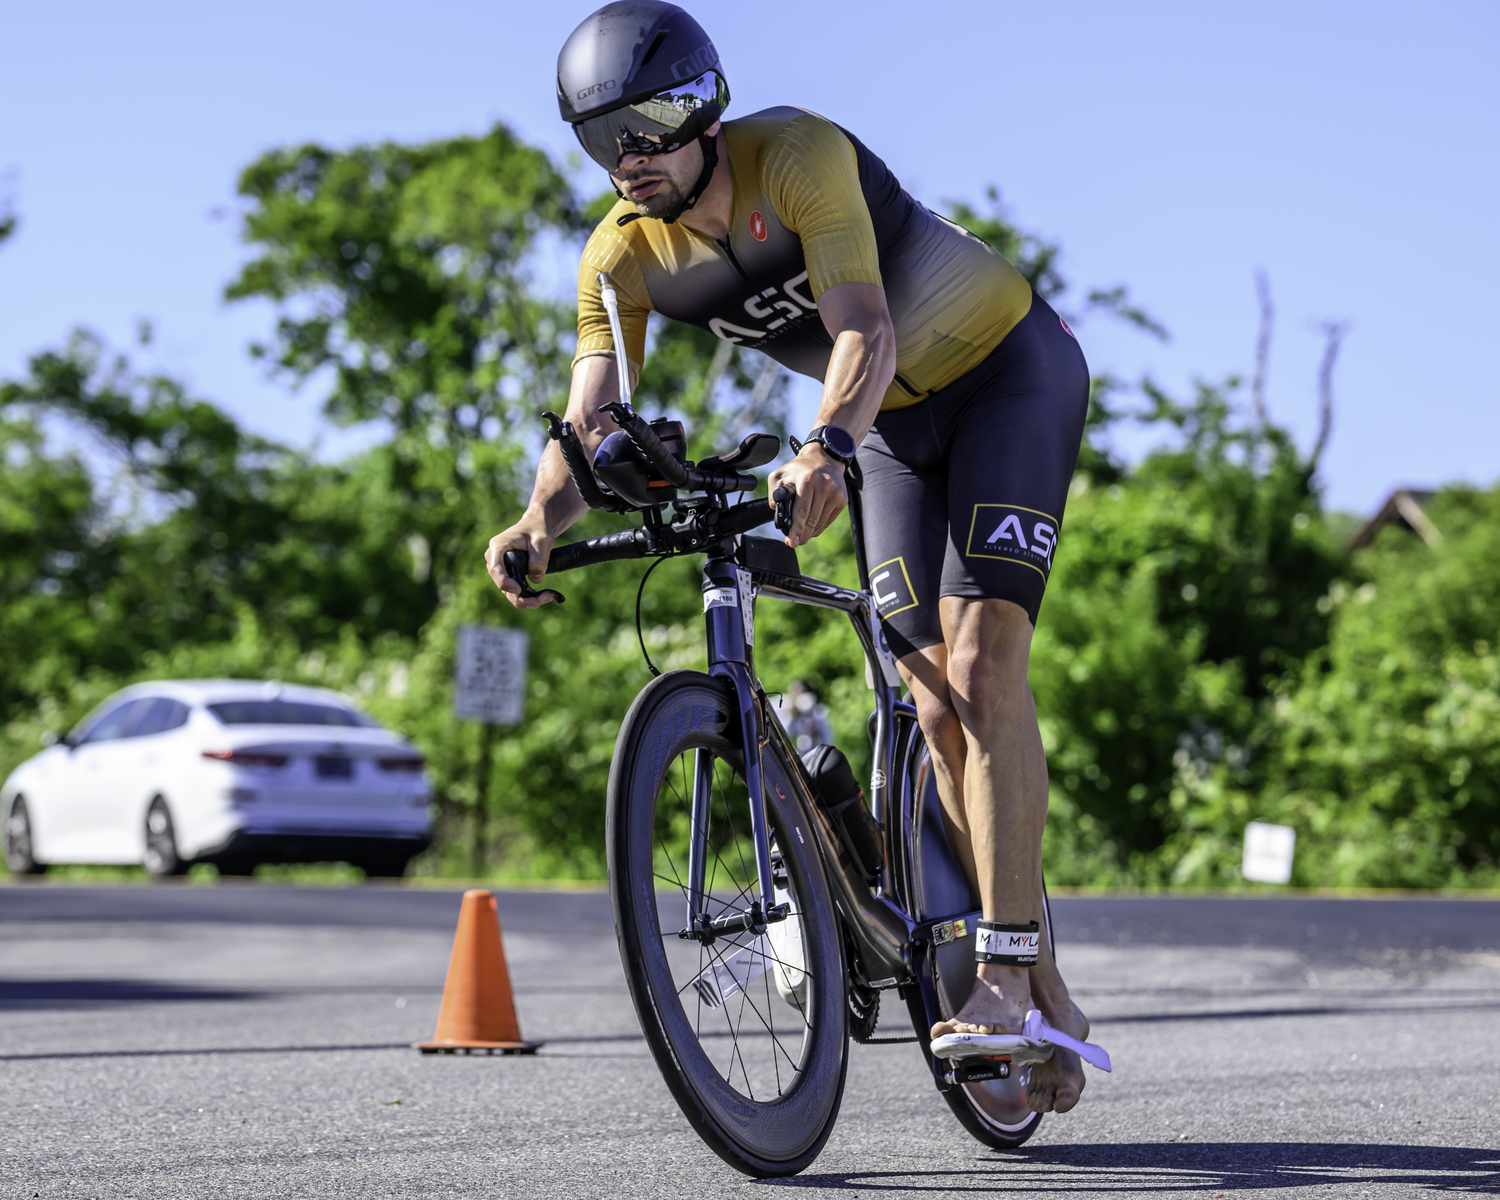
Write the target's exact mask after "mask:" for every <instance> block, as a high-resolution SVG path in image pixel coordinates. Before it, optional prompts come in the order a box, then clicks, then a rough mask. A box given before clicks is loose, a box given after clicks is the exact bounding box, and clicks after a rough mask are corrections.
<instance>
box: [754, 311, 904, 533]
mask: <svg viewBox="0 0 1500 1200" xmlns="http://www.w3.org/2000/svg"><path fill="white" fill-rule="evenodd" d="M818 313H819V315H821V316H822V318H823V326H824V328H826V329H827V330H828V333H829V335H830V336H831V337H832V338H833V354H832V356H831V357H830V358H829V361H828V373H827V375H826V376H825V377H824V379H823V402H822V404H820V405H819V406H818V421H817V423H818V424H819V425H838V426H840V427H841V428H843V429H846V430H848V431H849V433H850V435H851V436H853V438H854V440H855V442H856V443H858V442H862V441H863V440H864V437H865V434H867V433H869V432H870V426H871V425H873V424H874V423H875V415H876V414H877V413H878V412H879V411H880V402H881V401H882V400H883V399H885V393H886V389H887V388H889V387H890V386H891V380H892V379H894V378H895V377H896V331H895V329H894V328H893V327H892V326H891V314H890V311H889V309H887V308H886V303H885V289H884V288H880V287H876V286H875V285H874V284H873V283H840V284H837V285H835V286H834V287H831V288H829V289H828V290H827V291H826V292H824V293H823V294H822V295H821V296H819V297H818ZM781 484H786V485H787V486H789V487H790V488H792V490H793V491H795V492H796V493H797V504H796V506H795V508H793V510H792V530H791V533H790V534H789V535H788V537H787V539H786V541H787V545H789V546H800V545H803V544H805V543H806V542H808V541H810V540H811V539H812V538H815V537H817V536H818V534H820V533H822V532H823V531H824V530H825V529H827V528H828V527H829V526H830V525H832V524H833V522H834V521H835V519H837V517H838V515H839V513H841V512H843V511H844V508H845V506H846V505H847V504H848V502H849V498H848V496H847V494H846V493H845V491H844V468H843V465H842V464H841V463H840V462H839V461H838V460H837V459H835V458H832V457H831V456H829V455H828V454H827V453H826V452H825V451H824V449H823V447H822V446H821V445H820V444H819V443H817V442H811V443H809V444H808V445H806V446H804V447H803V449H802V452H801V453H800V454H798V455H797V457H796V458H794V459H793V460H792V461H791V462H789V463H787V464H786V465H785V466H781V467H778V468H777V469H776V470H775V471H773V472H772V473H771V479H770V490H771V491H773V492H774V491H775V490H776V488H777V487H778V486H780V485H781Z"/></svg>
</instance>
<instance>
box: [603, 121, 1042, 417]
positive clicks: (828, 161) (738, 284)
mask: <svg viewBox="0 0 1500 1200" xmlns="http://www.w3.org/2000/svg"><path fill="white" fill-rule="evenodd" d="M723 130H724V138H725V141H726V143H727V145H728V150H729V165H730V169H731V172H732V174H733V178H734V200H733V217H732V220H731V224H730V233H729V240H728V241H727V242H718V241H715V240H714V239H712V238H709V237H705V236H704V235H702V234H699V233H695V232H693V231H692V230H690V229H687V228H685V227H684V226H683V225H682V224H681V223H675V224H671V225H668V224H665V223H664V222H662V221H655V220H650V219H645V218H639V216H638V214H637V213H636V209H635V206H634V205H633V204H630V203H629V202H627V201H624V200H622V201H620V203H618V204H616V205H615V206H614V208H612V209H611V210H610V212H609V214H608V216H606V217H605V218H604V220H603V221H601V222H600V223H599V226H598V228H596V229H595V230H594V232H593V234H592V236H590V238H589V241H588V245H587V246H586V247H585V248H584V253H583V260H582V262H581V264H580V266H579V273H578V352H577V356H576V358H575V359H574V361H575V362H576V361H578V360H579V359H583V358H587V357H589V356H590V355H598V354H602V355H612V354H613V353H614V349H615V347H614V339H613V337H612V336H611V334H610V329H609V320H608V317H607V316H606V314H605V311H604V305H603V302H602V301H601V299H600V295H599V280H598V273H599V272H600V271H608V272H609V273H610V276H611V278H612V279H613V280H614V284H615V290H616V292H617V294H618V295H619V300H620V320H621V328H622V332H623V333H624V336H625V355H626V358H627V360H628V361H629V362H630V363H631V365H632V366H633V367H635V368H637V369H639V367H640V365H641V362H642V360H643V358H644V356H645V344H646V317H647V314H648V313H650V312H653V311H654V312H659V313H661V314H662V315H663V316H666V317H672V318H674V319H676V320H679V321H685V322H687V323H689V324H692V325H697V326H699V327H701V328H704V329H708V330H710V331H712V332H713V333H715V334H717V335H718V336H719V337H721V338H723V339H725V340H726V341H730V342H734V343H736V344H737V345H745V346H749V347H751V348H752V349H755V350H760V351H763V352H764V353H766V354H768V355H770V356H771V357H772V358H774V359H776V361H778V362H780V363H781V364H783V365H784V366H786V367H788V368H789V369H791V370H793V371H796V372H798V373H800V374H803V375H810V376H812V377H813V378H815V379H822V378H823V376H824V374H825V372H826V371H827V369H828V359H829V356H830V354H831V353H832V350H833V341H832V339H831V338H830V337H829V336H828V332H827V330H825V329H824V327H823V322H822V320H821V319H820V318H819V316H818V312H817V302H818V298H819V297H820V296H822V294H823V293H824V292H826V291H827V290H828V289H829V288H831V287H834V286H835V285H837V284H840V283H850V282H855V283H872V284H875V285H877V286H880V287H883V288H884V289H885V296H886V304H887V307H888V308H889V309H890V314H891V323H892V325H893V326H894V328H895V332H896V378H895V380H894V382H892V384H891V386H890V388H889V390H888V391H887V392H886V395H885V399H884V401H883V402H882V404H881V408H882V410H890V409H898V408H904V407H906V406H908V405H911V404H915V403H917V402H918V401H919V400H922V399H923V398H925V397H926V396H928V395H930V394H931V393H932V392H935V391H937V390H939V389H940V388H944V387H946V386H948V385H949V384H951V383H953V382H954V381H955V380H957V379H959V378H960V377H961V376H963V375H964V374H966V373H967V372H968V371H970V370H972V369H973V368H974V367H976V366H978V365H979V364H980V363H981V362H983V361H984V359H985V358H986V357H987V356H988V355H989V354H990V352H991V351H992V350H994V349H995V347H996V346H997V345H999V343H1000V341H1001V340H1002V339H1003V338H1004V337H1005V335H1006V334H1007V333H1009V332H1010V330H1011V329H1013V328H1014V327H1015V325H1016V324H1017V323H1018V322H1019V321H1020V320H1021V319H1022V318H1023V317H1024V316H1026V314H1027V312H1028V310H1029V309H1030V307H1031V288H1030V286H1029V285H1028V284H1027V282H1026V280H1025V279H1024V278H1022V277H1021V275H1020V273H1019V272H1018V271H1017V270H1016V269H1015V268H1014V267H1013V266H1011V264H1010V263H1008V262H1007V261H1006V260H1005V259H1004V257H1002V256H1001V255H1000V254H999V253H997V252H996V251H995V250H994V249H992V248H991V247H990V246H988V245H987V244H986V243H984V242H983V241H981V240H980V239H978V238H976V237H974V236H973V235H972V234H970V233H968V232H967V231H965V230H963V229H961V228H960V227H959V226H957V225H955V224H953V223H952V222H951V221H947V220H944V219H943V218H942V217H939V216H937V215H936V214H934V213H931V212H929V211H928V210H927V209H926V208H924V207H923V206H922V205H920V204H918V203H917V202H916V201H915V200H913V199H912V198H911V197H910V196H909V195H907V193H906V192H905V191H904V190H903V189H902V187H901V185H900V183H899V182H898V181H897V180H896V177H895V175H893V174H892V173H891V171H890V169H889V168H888V167H887V166H886V165H885V163H883V162H882V161H881V160H880V159H879V158H877V157H876V156H875V155H874V154H872V153H870V151H869V150H868V149H866V148H865V146H864V145H863V144H862V143H861V142H860V141H859V139H858V138H856V137H854V136H853V135H852V134H850V133H848V132H847V131H845V130H843V129H841V128H840V127H839V126H837V125H834V124H833V123H832V122H830V121H827V120H825V119H824V118H822V117H820V116H817V115H816V114H814V113H810V112H808V111H807V110H805V109H800V108H770V109H766V110H765V111H764V112H759V113H755V114H753V115H751V116H748V117H744V118H741V119H740V120H737V121H726V122H725V123H724V126H723ZM622 219H623V221H624V223H623V224H622Z"/></svg>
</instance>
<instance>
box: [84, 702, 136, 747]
mask: <svg viewBox="0 0 1500 1200" xmlns="http://www.w3.org/2000/svg"><path fill="white" fill-rule="evenodd" d="M150 706H151V701H150V700H127V701H125V703H124V704H117V705H115V707H114V708H112V709H110V710H109V711H108V712H107V713H105V714H104V715H103V716H102V717H100V718H99V719H98V720H97V721H95V722H94V723H93V724H92V725H90V726H89V728H88V732H86V733H85V734H84V735H83V737H81V738H80V739H79V745H92V744H93V743H95V742H112V741H115V740H116V739H117V738H122V737H129V736H130V732H131V729H132V728H133V727H134V726H135V723H136V722H137V721H138V720H140V718H141V716H142V715H143V714H144V713H145V711H146V709H148V708H149V707H150Z"/></svg>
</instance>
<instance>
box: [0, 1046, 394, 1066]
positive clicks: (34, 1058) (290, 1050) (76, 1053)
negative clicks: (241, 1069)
mask: <svg viewBox="0 0 1500 1200" xmlns="http://www.w3.org/2000/svg"><path fill="white" fill-rule="evenodd" d="M411 1046H412V1044H411V1043H410V1042H353V1043H349V1044H347V1045H328V1046H209V1047H206V1048H204V1049H201V1050H187V1049H179V1050H59V1051H56V1052H54V1053H43V1054H0V1062H40V1061H44V1060H48V1061H52V1060H60V1061H65V1060H67V1059H70V1058H191V1057H193V1056H194V1055H212V1054H334V1053H337V1052H340V1051H344V1050H410V1049H411Z"/></svg>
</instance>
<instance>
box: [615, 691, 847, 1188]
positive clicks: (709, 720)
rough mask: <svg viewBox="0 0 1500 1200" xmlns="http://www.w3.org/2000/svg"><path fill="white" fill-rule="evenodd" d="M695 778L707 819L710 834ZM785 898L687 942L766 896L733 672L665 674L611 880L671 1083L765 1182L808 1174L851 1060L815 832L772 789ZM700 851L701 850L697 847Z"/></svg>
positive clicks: (702, 1129)
mask: <svg viewBox="0 0 1500 1200" xmlns="http://www.w3.org/2000/svg"><path fill="white" fill-rule="evenodd" d="M695 789H696V791H697V794H698V797H699V805H698V812H699V822H698V826H697V828H696V830H695V828H694V796H695ZM765 799H766V810H767V811H766V815H767V822H768V825H769V828H770V832H771V839H772V876H773V886H774V888H775V896H776V902H777V903H778V904H788V905H789V906H790V914H791V915H789V916H788V917H787V919H786V920H784V921H779V922H775V923H773V924H771V925H770V926H768V927H767V928H766V930H765V932H763V933H760V934H756V933H754V932H739V933H727V934H721V935H719V936H718V937H717V938H716V939H715V940H714V941H712V942H705V941H702V940H697V939H684V938H680V937H679V936H678V931H679V930H683V929H686V928H688V927H689V922H690V917H689V895H690V891H691V889H690V880H691V879H692V877H693V870H692V868H691V866H690V864H691V863H693V862H698V863H701V864H702V884H703V887H702V893H701V894H702V895H703V896H704V900H703V901H702V904H701V908H700V910H699V911H700V912H702V913H706V914H707V915H708V916H709V917H711V918H712V917H717V916H720V915H722V914H732V913H739V912H742V911H744V910H745V909H748V908H749V907H750V906H751V904H752V903H753V902H754V901H755V900H756V899H757V898H758V896H759V894H760V890H759V889H760V884H759V877H758V875H757V872H756V865H755V848H754V841H753V838H752V833H751V825H750V812H749V796H748V789H747V787H746V785H745V774H744V755H743V752H742V749H741V738H740V729H739V717H738V714H737V712H736V710H735V706H734V703H733V697H732V692H731V689H730V688H729V687H728V685H727V684H725V683H724V682H723V681H721V680H717V679H713V678H710V677H709V676H706V675H700V674H697V673H695V672H688V671H678V672H672V673H671V674H668V675H663V676H661V677H660V678H658V679H656V680H655V681H653V682H652V683H651V684H650V685H649V686H647V688H646V689H645V690H644V691H643V692H642V693H641V694H640V696H638V697H637V698H636V701H635V704H634V705H632V707H631V710H630V713H629V714H628V715H627V716H626V718H625V723H624V724H623V726H622V727H621V731H620V737H619V740H618V742H617V743H616V747H615V757H614V762H613V765H612V767H611V770H610V781H609V814H608V846H609V878H610V890H611V894H612V898H613V900H614V910H615V927H616V930H617V931H618V934H619V939H620V954H621V958H622V959H623V961H624V966H625V973H626V977H627V979H628V981H629V983H630V992H631V997H632V999H633V1000H634V1001H635V1007H636V1012H637V1014H638V1015H639V1016H640V1021H641V1027H642V1029H643V1031H644V1032H645V1035H646V1040H647V1043H648V1044H649V1045H650V1047H651V1052H652V1054H653V1055H654V1057H655V1058H656V1063H657V1066H658V1067H660V1068H661V1072H662V1076H663V1078H664V1079H665V1080H666V1083H667V1087H668V1088H669V1089H670V1090H671V1092H672V1095H673V1096H674V1097H675V1098H676V1100H677V1103H678V1104H679V1105H680V1106H681V1108H682V1111H683V1113H684V1115H686V1117H687V1119H688V1120H689V1121H690V1122H691V1123H692V1125H693V1128H694V1129H696V1130H697V1131H698V1133H699V1135H700V1136H701V1137H702V1138H703V1140H704V1141H705V1142H707V1143H708V1145H709V1146H710V1147H711V1148H712V1149H713V1150H714V1151H715V1152H716V1153H717V1154H718V1155H719V1156H720V1157H721V1158H723V1159H724V1160H725V1161H726V1162H728V1163H729V1164H730V1165H731V1166H734V1167H736V1168H738V1169H739V1170H741V1171H744V1172H745V1173H746V1174H748V1175H756V1176H776V1175H791V1174H795V1173H796V1172H798V1171H800V1170H802V1169H803V1168H804V1167H806V1166H807V1165H808V1164H809V1163H810V1162H812V1161H813V1159H814V1158H816V1157H817V1155H818V1152H819V1151H820V1150H822V1148H823V1144H824V1142H825V1141H827V1139H828V1134H829V1132H830V1131H831V1130H832V1128H833V1123H834V1120H835V1118H836V1117H837V1116H838V1109H839V1103H840V1101H841V1099H842V1097H843V1091H844V1072H845V1068H846V1066H847V1062H848V1039H847V1034H846V1025H845V1007H844V1005H845V1000H844V962H843V954H842V946H841V940H840V939H841V936H842V935H841V931H840V928H839V924H838V918H837V917H836V915H835V913H834V908H833V903H832V898H831V897H830V895H829V892H828V884H827V881H826V879H825V878H824V876H823V870H822V863H821V861H820V860H819V859H818V858H817V856H816V854H815V853H814V850H813V846H814V843H813V836H812V831H811V830H810V829H808V828H805V827H804V826H805V819H804V818H803V817H802V816H801V814H800V809H799V807H798V805H797V803H796V802H795V801H794V800H792V799H790V798H785V797H779V796H777V795H776V794H775V789H767V795H766V797H765ZM695 845H696V850H695V849H694V846H695Z"/></svg>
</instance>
